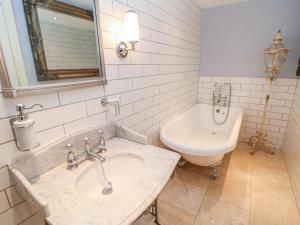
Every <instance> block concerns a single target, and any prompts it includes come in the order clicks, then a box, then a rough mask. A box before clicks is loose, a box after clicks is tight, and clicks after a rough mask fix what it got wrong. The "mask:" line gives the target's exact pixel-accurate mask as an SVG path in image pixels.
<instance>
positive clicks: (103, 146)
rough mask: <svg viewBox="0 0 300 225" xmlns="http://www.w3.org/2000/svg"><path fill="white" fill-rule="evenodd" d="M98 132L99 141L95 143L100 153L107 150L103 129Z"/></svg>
mask: <svg viewBox="0 0 300 225" xmlns="http://www.w3.org/2000/svg"><path fill="white" fill-rule="evenodd" d="M98 134H99V143H98V145H97V149H98V150H99V152H100V153H103V152H107V148H106V143H105V138H104V131H102V130H99V131H98Z"/></svg>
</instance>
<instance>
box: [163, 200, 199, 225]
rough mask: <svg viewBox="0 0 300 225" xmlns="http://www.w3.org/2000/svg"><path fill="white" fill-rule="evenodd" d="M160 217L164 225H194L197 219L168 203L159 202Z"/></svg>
mask: <svg viewBox="0 0 300 225" xmlns="http://www.w3.org/2000/svg"><path fill="white" fill-rule="evenodd" d="M158 213H159V214H158V217H159V221H160V222H161V223H162V224H163V225H193V223H194V220H195V217H194V216H193V215H191V214H189V213H186V212H185V211H182V210H181V209H178V208H177V207H174V206H172V205H170V204H168V203H167V202H164V201H158Z"/></svg>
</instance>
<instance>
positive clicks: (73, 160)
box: [66, 144, 78, 170]
mask: <svg viewBox="0 0 300 225" xmlns="http://www.w3.org/2000/svg"><path fill="white" fill-rule="evenodd" d="M72 148H73V145H72V144H67V145H66V150H67V163H68V169H70V170H74V169H76V168H77V167H78V157H77V156H76V154H75V152H74V151H73V150H72Z"/></svg>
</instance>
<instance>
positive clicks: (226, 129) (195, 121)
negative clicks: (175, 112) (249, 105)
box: [160, 104, 243, 167]
mask: <svg viewBox="0 0 300 225" xmlns="http://www.w3.org/2000/svg"><path fill="white" fill-rule="evenodd" d="M215 110H216V111H215V119H216V120H217V121H222V120H223V119H224V118H225V117H226V114H225V113H226V110H227V108H225V107H221V106H217V107H215ZM242 119H243V110H242V109H240V108H236V107H231V108H230V113H229V116H228V119H227V121H226V123H225V124H223V125H217V124H216V123H215V122H214V121H213V117H212V106H211V105H206V104H198V105H195V106H194V107H193V108H191V109H189V110H188V111H186V112H185V113H183V114H182V115H180V116H178V117H177V118H175V119H174V120H173V121H171V122H169V123H168V124H167V125H165V126H164V127H163V128H162V129H161V132H160V138H161V141H162V142H163V143H164V144H165V145H166V146H168V147H169V148H171V149H173V150H176V151H177V152H179V153H181V155H182V157H183V158H184V159H185V160H186V161H188V162H190V163H193V164H196V165H199V166H211V167H213V166H215V165H217V164H219V163H220V162H221V160H222V158H223V156H224V154H225V153H227V152H230V151H232V150H234V149H235V147H236V145H237V141H238V136H239V132H240V127H241V123H242Z"/></svg>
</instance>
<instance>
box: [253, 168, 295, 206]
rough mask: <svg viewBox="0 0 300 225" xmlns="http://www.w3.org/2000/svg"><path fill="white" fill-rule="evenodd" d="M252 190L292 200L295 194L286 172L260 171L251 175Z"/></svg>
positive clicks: (272, 196)
mask: <svg viewBox="0 0 300 225" xmlns="http://www.w3.org/2000/svg"><path fill="white" fill-rule="evenodd" d="M252 191H254V192H257V193H260V194H263V195H265V196H268V197H271V198H276V199H281V200H284V201H294V200H295V196H294V193H293V190H292V185H291V182H290V178H289V175H288V173H287V172H283V173H281V172H277V173H276V172H270V171H269V172H263V171H262V172H261V173H257V174H255V175H253V177H252Z"/></svg>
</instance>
